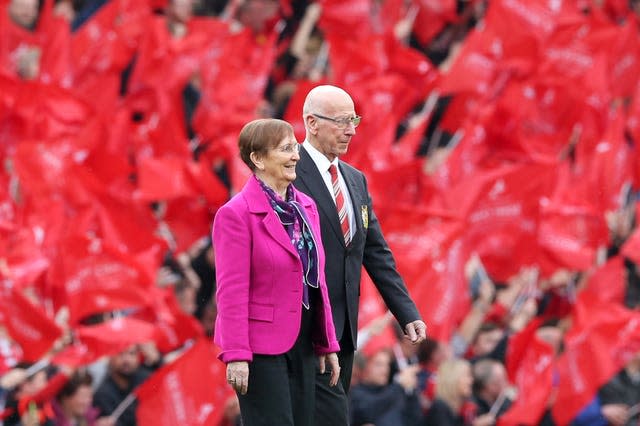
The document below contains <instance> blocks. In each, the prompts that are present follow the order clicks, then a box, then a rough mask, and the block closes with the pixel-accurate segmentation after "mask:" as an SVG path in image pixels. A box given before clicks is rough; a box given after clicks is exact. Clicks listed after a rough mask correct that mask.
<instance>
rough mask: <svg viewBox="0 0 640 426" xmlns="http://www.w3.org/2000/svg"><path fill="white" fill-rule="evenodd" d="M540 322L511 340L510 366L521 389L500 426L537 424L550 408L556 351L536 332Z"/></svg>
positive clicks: (508, 357)
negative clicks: (540, 338) (548, 407)
mask: <svg viewBox="0 0 640 426" xmlns="http://www.w3.org/2000/svg"><path fill="white" fill-rule="evenodd" d="M537 325H538V323H537V322H536V323H533V326H530V327H527V328H525V329H524V330H523V331H521V332H520V333H519V334H517V335H515V336H513V337H512V338H511V339H509V349H508V352H507V368H508V371H509V377H510V378H511V380H512V382H513V383H514V384H515V385H516V387H517V388H518V398H517V399H516V400H515V401H514V403H513V405H512V406H511V407H510V408H509V410H507V411H506V412H505V413H504V414H503V415H502V416H500V418H499V419H498V423H497V424H498V426H522V425H526V426H534V425H537V424H538V423H539V421H540V419H541V418H542V415H543V414H544V411H545V409H546V408H547V403H548V400H549V396H550V394H551V391H552V387H553V374H554V353H553V348H552V347H551V346H550V345H549V344H548V343H546V342H543V341H541V340H539V339H538V338H536V337H535V336H534V335H533V334H534V333H535V326H537ZM516 353H518V356H516V357H514V355H515V354H516Z"/></svg>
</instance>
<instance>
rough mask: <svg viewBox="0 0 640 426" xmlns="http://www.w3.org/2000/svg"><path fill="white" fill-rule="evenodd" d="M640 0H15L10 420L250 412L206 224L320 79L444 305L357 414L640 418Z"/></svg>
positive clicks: (0, 112)
mask: <svg viewBox="0 0 640 426" xmlns="http://www.w3.org/2000/svg"><path fill="white" fill-rule="evenodd" d="M638 14H640V2H636V1H627V0H488V1H482V0H458V1H455V0H381V1H380V0H350V1H340V0H319V1H317V2H309V1H297V0H279V1H278V0H228V1H223V0H169V1H167V0H40V1H38V0H0V164H1V165H2V167H1V168H0V419H1V420H0V424H2V425H5V426H13V425H20V424H21V425H23V426H32V425H56V426H76V425H77V426H80V425H95V426H110V425H118V426H125V425H135V424H139V425H142V426H146V425H154V426H155V425H163V426H164V425H166V426H173V425H220V426H222V425H234V424H237V422H238V412H239V411H238V406H237V401H236V399H235V396H234V394H233V392H232V391H231V389H230V388H229V387H228V385H227V384H226V381H225V373H224V368H223V365H222V363H220V362H219V361H217V359H216V348H215V347H214V346H213V344H212V343H211V339H210V338H211V332H212V328H213V321H214V320H215V315H216V307H215V301H214V299H213V297H212V296H213V294H214V293H215V271H214V267H213V259H214V256H215V253H214V250H213V248H212V247H211V240H210V236H209V233H210V227H211V223H212V219H213V216H214V215H215V212H216V210H217V208H218V207H219V206H220V205H222V204H223V203H224V202H225V201H226V200H228V198H229V197H230V196H231V195H232V194H234V193H235V192H236V191H237V190H238V189H239V188H241V187H242V184H243V183H244V180H245V179H246V178H247V174H246V173H247V172H246V171H245V167H244V166H243V165H242V163H241V162H240V161H239V158H238V155H237V146H236V143H237V135H238V133H239V130H240V129H241V127H242V126H243V125H244V124H245V123H246V122H248V121H250V120H252V119H254V118H257V117H276V118H284V119H285V120H287V121H289V122H290V123H292V124H293V125H294V129H295V130H296V135H297V137H298V140H299V141H302V138H303V137H304V127H303V124H302V102H303V100H304V97H305V96H306V94H307V92H308V90H309V89H310V88H312V87H314V86H315V85H318V84H323V83H331V84H335V85H338V86H341V87H343V88H345V89H346V90H347V91H348V92H349V93H350V94H351V95H352V97H353V99H354V101H355V103H356V111H357V113H358V114H360V115H361V116H362V117H363V119H362V123H361V125H360V126H359V127H358V129H357V130H358V134H357V136H356V137H355V139H354V140H353V143H352V144H351V148H350V151H349V153H348V154H347V156H346V159H347V160H348V161H349V162H351V163H352V164H354V165H355V166H357V167H358V168H360V169H362V170H363V171H365V173H366V175H367V177H368V179H369V189H370V191H371V193H372V195H373V200H374V208H375V209H376V214H377V216H378V218H379V220H380V222H381V225H382V228H383V229H384V231H385V235H386V236H387V238H388V240H389V244H390V246H391V248H392V250H393V251H394V255H395V257H396V260H397V263H398V267H399V269H400V271H401V273H402V274H403V276H404V278H405V280H406V281H407V285H408V288H409V290H410V293H411V295H412V297H413V299H414V300H415V301H416V304H417V305H418V307H419V308H420V311H421V314H422V315H423V318H424V319H425V322H426V323H427V326H428V327H429V329H428V336H429V337H430V338H429V339H428V340H427V341H425V342H423V343H422V344H420V345H419V346H417V347H415V346H412V345H410V344H407V341H406V340H405V339H404V338H403V337H402V335H401V334H402V333H401V332H400V331H399V329H398V328H397V325H396V324H394V323H393V322H392V321H391V317H390V315H389V313H388V312H387V311H386V308H385V307H384V305H383V303H382V301H381V300H380V299H379V298H378V297H377V296H376V292H375V290H374V289H373V288H372V284H371V283H370V282H369V281H368V280H367V279H365V280H364V281H363V283H362V284H361V303H360V321H361V330H360V333H359V350H358V352H357V359H356V366H355V367H354V381H353V383H354V386H353V387H352V391H351V407H350V409H351V418H352V424H353V425H377V426H384V425H406V426H413V425H443V426H447V425H475V426H481V425H492V424H498V425H539V424H540V425H554V424H555V425H569V424H571V425H609V424H610V425H632V424H638V420H639V418H640V416H639V413H640V312H639V311H638V306H639V304H640V273H639V271H638V264H639V263H640V231H638V230H637V227H636V224H637V222H638V211H637V190H638V188H639V185H640V167H639V166H640V155H639V153H638V146H637V144H638V141H639V140H640V84H639V83H640V79H639V78H638V76H640V43H639V30H640V28H639V23H640V22H639V15H638Z"/></svg>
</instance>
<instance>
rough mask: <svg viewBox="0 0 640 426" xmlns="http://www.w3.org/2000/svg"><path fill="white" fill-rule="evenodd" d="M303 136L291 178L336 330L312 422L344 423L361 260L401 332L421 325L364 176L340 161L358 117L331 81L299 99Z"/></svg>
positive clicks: (417, 331)
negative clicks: (312, 227) (332, 366)
mask: <svg viewBox="0 0 640 426" xmlns="http://www.w3.org/2000/svg"><path fill="white" fill-rule="evenodd" d="M303 119H304V123H305V129H306V139H305V141H304V144H303V148H302V149H301V150H300V161H299V162H298V164H297V168H296V173H297V178H296V180H295V181H294V185H295V186H296V187H297V188H298V189H300V190H301V191H302V192H304V193H306V194H308V195H310V196H311V197H312V198H313V199H314V200H315V202H316V203H317V205H318V210H319V212H320V226H321V232H322V241H323V244H324V248H325V253H326V259H327V260H326V267H325V271H326V278H327V287H328V289H329V297H330V301H331V307H332V311H333V320H334V323H335V328H336V335H337V337H338V340H339V342H340V348H341V350H340V352H339V359H340V367H341V371H340V383H339V385H338V386H334V387H330V386H329V377H330V376H329V373H328V372H326V373H325V374H318V376H317V380H316V391H317V395H316V410H315V418H316V425H331V426H336V425H346V424H348V418H349V417H348V404H347V402H348V401H347V392H348V390H349V385H350V382H351V370H352V366H353V354H354V349H355V348H356V347H357V343H356V337H357V326H358V302H359V299H358V296H359V293H360V273H361V270H362V266H363V265H364V267H365V269H366V270H367V273H368V274H369V276H370V277H371V279H372V280H373V282H374V283H375V285H376V287H377V288H378V291H379V292H380V294H381V295H382V297H383V299H384V301H385V303H386V304H387V306H388V308H389V310H390V311H391V312H392V313H393V315H394V316H395V318H396V319H397V320H398V322H399V323H400V325H401V326H402V328H403V330H404V332H405V335H406V338H407V339H410V340H411V341H412V342H413V343H416V344H417V343H418V342H420V341H421V340H423V339H424V338H425V337H426V325H425V323H424V322H423V321H422V320H421V319H420V314H419V313H418V310H417V308H416V305H415V303H414V302H413V301H412V300H411V298H410V297H409V293H408V292H407V288H406V286H405V283H404V281H403V280H402V277H401V276H400V274H399V273H398V271H397V269H396V264H395V260H394V258H393V255H392V253H391V251H390V250H389V247H388V245H387V243H386V241H385V239H384V236H383V235H382V231H381V229H380V225H379V223H378V220H377V218H376V215H375V214H374V212H373V209H372V202H371V196H370V195H369V192H368V189H367V181H366V178H365V176H364V175H363V174H362V172H360V171H359V170H357V169H355V168H354V167H352V166H350V165H349V164H347V163H345V162H344V161H341V160H340V159H339V157H340V156H341V155H343V154H345V153H346V152H347V150H348V148H349V143H350V142H351V138H352V137H353V136H354V135H355V134H356V130H355V129H356V127H357V126H358V124H360V117H358V116H357V115H356V113H355V107H354V103H353V100H352V99H351V97H350V96H349V94H348V93H347V92H345V91H344V90H343V89H341V88H339V87H335V86H328V85H325V86H318V87H315V88H314V89H312V90H311V91H310V92H309V94H308V95H307V98H306V100H305V103H304V106H303Z"/></svg>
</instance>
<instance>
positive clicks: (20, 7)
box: [9, 0, 38, 29]
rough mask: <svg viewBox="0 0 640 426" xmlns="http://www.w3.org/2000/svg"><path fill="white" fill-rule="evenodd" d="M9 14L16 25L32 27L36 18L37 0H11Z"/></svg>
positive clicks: (26, 27)
mask: <svg viewBox="0 0 640 426" xmlns="http://www.w3.org/2000/svg"><path fill="white" fill-rule="evenodd" d="M9 16H10V17H11V20H12V21H13V22H14V23H15V24H16V25H20V26H21V27H23V28H25V29H32V28H33V26H34V24H35V22H36V19H37V18H38V0H12V1H11V3H9Z"/></svg>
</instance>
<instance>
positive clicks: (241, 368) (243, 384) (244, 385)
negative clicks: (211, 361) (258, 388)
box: [227, 361, 249, 395]
mask: <svg viewBox="0 0 640 426" xmlns="http://www.w3.org/2000/svg"><path fill="white" fill-rule="evenodd" d="M227 383H229V384H230V385H231V387H232V388H233V389H234V390H235V391H236V392H239V393H240V394H241V395H244V394H246V393H247V389H248V388H249V363H248V362H247V361H234V362H230V363H228V364H227Z"/></svg>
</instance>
